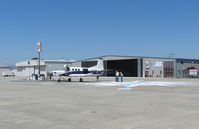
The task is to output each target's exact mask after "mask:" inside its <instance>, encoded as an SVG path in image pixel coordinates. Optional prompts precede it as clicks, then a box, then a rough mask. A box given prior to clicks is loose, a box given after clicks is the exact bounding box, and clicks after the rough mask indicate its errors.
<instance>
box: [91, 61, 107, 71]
mask: <svg viewBox="0 0 199 129" xmlns="http://www.w3.org/2000/svg"><path fill="white" fill-rule="evenodd" d="M91 69H97V70H104V62H103V59H98V61H97V65H96V66H94V67H91Z"/></svg>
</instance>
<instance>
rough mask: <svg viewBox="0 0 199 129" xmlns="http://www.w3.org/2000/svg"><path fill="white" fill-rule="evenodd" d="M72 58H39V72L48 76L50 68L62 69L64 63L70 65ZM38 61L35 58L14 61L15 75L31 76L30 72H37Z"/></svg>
mask: <svg viewBox="0 0 199 129" xmlns="http://www.w3.org/2000/svg"><path fill="white" fill-rule="evenodd" d="M72 62H74V61H73V60H41V62H40V72H41V75H43V76H45V77H48V74H49V72H50V71H52V70H62V69H63V66H64V65H65V64H68V65H71V64H72ZM38 69H39V61H38V59H37V58H33V59H30V60H25V61H21V62H18V63H16V72H15V75H16V76H21V77H31V76H32V74H38Z"/></svg>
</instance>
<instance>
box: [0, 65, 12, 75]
mask: <svg viewBox="0 0 199 129" xmlns="http://www.w3.org/2000/svg"><path fill="white" fill-rule="evenodd" d="M9 71H10V67H9V66H0V76H2V75H3V74H4V73H5V72H9Z"/></svg>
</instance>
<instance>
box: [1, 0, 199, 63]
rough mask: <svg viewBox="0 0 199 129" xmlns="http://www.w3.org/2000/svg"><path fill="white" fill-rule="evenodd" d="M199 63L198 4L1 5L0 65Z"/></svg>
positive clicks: (16, 1)
mask: <svg viewBox="0 0 199 129" xmlns="http://www.w3.org/2000/svg"><path fill="white" fill-rule="evenodd" d="M40 40H41V41H42V42H43V52H42V58H44V59H60V58H61V57H64V58H65V59H75V60H79V59H85V58H90V57H96V56H102V55H132V56H134V55H135V56H136V55H137V56H156V57H168V56H169V53H175V57H183V58H199V50H198V49H199V1H198V0H1V1H0V45H1V47H0V64H2V63H5V62H7V63H15V62H16V61H21V60H25V59H29V58H32V57H36V56H37V52H36V43H37V42H38V41H40Z"/></svg>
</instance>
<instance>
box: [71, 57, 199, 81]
mask: <svg viewBox="0 0 199 129" xmlns="http://www.w3.org/2000/svg"><path fill="white" fill-rule="evenodd" d="M98 58H103V60H104V69H105V71H104V76H115V71H120V72H123V74H124V76H126V77H160V78H163V77H165V78H172V77H177V78H181V77H198V70H199V60H196V59H181V58H161V57H141V56H116V55H107V56H101V57H95V58H90V59H86V60H81V61H77V62H73V63H72V65H73V66H79V67H91V66H94V65H96V64H97V59H98ZM190 71H192V72H190Z"/></svg>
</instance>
